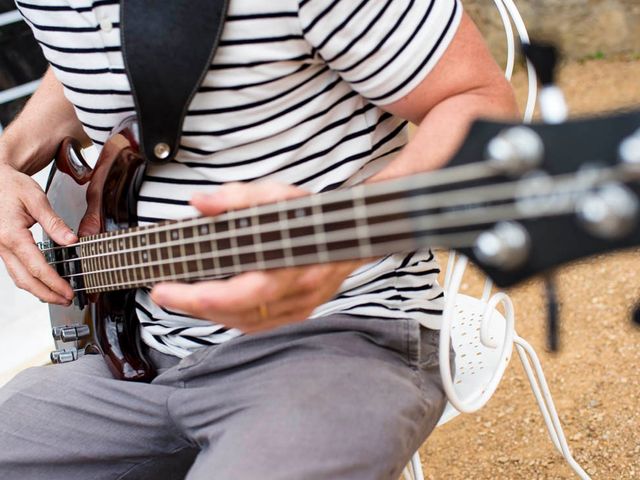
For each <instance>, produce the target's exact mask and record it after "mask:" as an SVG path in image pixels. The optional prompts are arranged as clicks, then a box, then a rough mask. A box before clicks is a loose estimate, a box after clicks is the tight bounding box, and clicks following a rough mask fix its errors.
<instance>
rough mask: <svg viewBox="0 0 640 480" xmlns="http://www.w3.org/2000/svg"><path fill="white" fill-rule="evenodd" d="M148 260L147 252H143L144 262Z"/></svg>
mask: <svg viewBox="0 0 640 480" xmlns="http://www.w3.org/2000/svg"><path fill="white" fill-rule="evenodd" d="M148 258H149V255H147V252H143V253H142V259H143V260H144V261H147V259H148Z"/></svg>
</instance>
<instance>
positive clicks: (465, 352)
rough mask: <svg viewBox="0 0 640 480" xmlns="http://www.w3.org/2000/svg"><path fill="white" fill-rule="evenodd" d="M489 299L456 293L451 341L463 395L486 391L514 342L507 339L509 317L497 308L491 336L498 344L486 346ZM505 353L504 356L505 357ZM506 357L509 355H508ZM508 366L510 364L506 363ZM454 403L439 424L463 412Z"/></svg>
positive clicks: (456, 379) (458, 387)
mask: <svg viewBox="0 0 640 480" xmlns="http://www.w3.org/2000/svg"><path fill="white" fill-rule="evenodd" d="M485 307H486V302H483V301H482V300H481V299H478V298H473V297H470V296H468V295H463V294H460V293H459V294H458V295H457V297H456V303H455V310H454V312H453V315H454V321H453V322H452V324H451V343H452V345H453V350H454V352H455V374H454V381H453V383H454V386H455V389H456V392H457V393H458V395H459V396H460V397H461V398H471V397H473V396H476V395H479V394H481V393H483V392H484V390H485V389H486V388H487V387H488V386H489V383H490V382H491V377H492V375H493V372H495V371H496V370H497V369H498V368H499V364H500V363H501V362H506V363H508V362H509V359H510V358H511V352H512V351H513V344H512V343H509V344H508V345H505V347H506V350H504V353H503V343H502V342H503V341H504V339H505V328H506V326H507V321H506V319H505V318H504V316H503V315H502V314H501V313H500V312H498V311H497V310H494V311H493V314H492V318H491V321H490V322H489V338H490V339H491V340H492V341H494V342H497V346H496V347H495V348H491V347H487V346H485V345H484V344H483V343H482V341H481V339H480V326H481V324H482V318H483V315H484V310H485ZM501 357H502V358H501ZM504 357H506V358H504ZM504 366H505V367H506V365H504ZM459 413H460V412H459V411H458V410H456V409H455V408H454V407H453V405H451V403H447V406H446V408H445V410H444V413H443V415H442V417H441V418H440V421H439V422H438V425H442V424H444V423H446V422H448V421H449V420H451V419H452V418H454V417H455V416H457V415H459Z"/></svg>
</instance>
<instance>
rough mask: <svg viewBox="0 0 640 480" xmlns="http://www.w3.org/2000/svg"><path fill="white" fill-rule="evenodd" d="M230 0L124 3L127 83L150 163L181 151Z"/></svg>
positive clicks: (133, 0)
mask: <svg viewBox="0 0 640 480" xmlns="http://www.w3.org/2000/svg"><path fill="white" fill-rule="evenodd" d="M228 4H229V0H120V35H121V41H122V54H123V56H124V63H125V68H126V71H127V77H128V78H129V83H130V84H131V90H132V93H133V99H134V102H135V107H136V112H137V114H138V121H139V125H140V143H141V145H140V149H141V152H142V154H143V155H144V157H145V158H146V160H147V161H149V162H152V163H166V162H168V161H170V160H171V159H173V158H174V157H175V155H176V152H177V151H178V146H179V144H180V136H181V132H182V124H183V122H184V117H185V115H186V113H187V109H188V108H189V104H190V103H191V100H192V99H193V96H194V95H195V94H196V91H197V90H198V87H199V86H200V84H201V83H202V80H203V79H204V76H205V75H206V73H207V71H208V70H209V66H210V65H211V62H212V61H213V56H214V55H215V52H216V49H217V47H218V43H219V40H220V36H221V34H222V27H223V25H224V19H225V17H226V13H227V8H228Z"/></svg>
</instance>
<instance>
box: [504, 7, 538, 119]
mask: <svg viewBox="0 0 640 480" xmlns="http://www.w3.org/2000/svg"><path fill="white" fill-rule="evenodd" d="M500 1H502V3H503V4H504V6H505V7H506V8H507V10H508V12H509V15H511V19H512V20H513V24H514V25H515V27H516V31H517V32H518V36H519V37H520V41H521V42H522V43H523V44H524V43H529V33H528V32H527V27H526V25H525V24H524V21H523V20H522V16H521V15H520V12H519V11H518V7H516V5H515V3H513V0H500ZM527 77H528V79H529V93H528V95H527V105H526V107H525V111H524V121H525V122H527V123H529V122H531V120H532V119H533V113H534V111H535V108H536V100H537V95H538V79H537V77H536V70H535V68H534V67H533V64H532V63H531V62H530V61H529V60H527Z"/></svg>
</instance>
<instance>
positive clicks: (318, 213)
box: [311, 195, 329, 263]
mask: <svg viewBox="0 0 640 480" xmlns="http://www.w3.org/2000/svg"><path fill="white" fill-rule="evenodd" d="M312 197H313V198H312V201H311V213H312V215H313V217H314V220H313V231H314V235H315V239H316V245H317V248H316V250H317V252H318V257H319V259H320V262H321V263H324V262H327V261H329V253H328V251H327V237H326V235H325V231H324V225H325V220H324V212H323V211H322V204H321V203H320V202H319V199H318V197H317V196H315V195H312Z"/></svg>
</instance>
